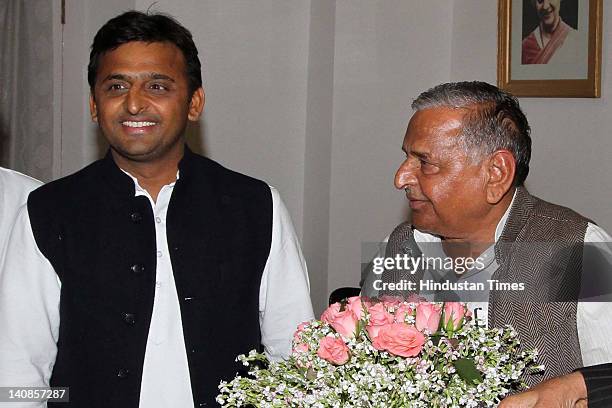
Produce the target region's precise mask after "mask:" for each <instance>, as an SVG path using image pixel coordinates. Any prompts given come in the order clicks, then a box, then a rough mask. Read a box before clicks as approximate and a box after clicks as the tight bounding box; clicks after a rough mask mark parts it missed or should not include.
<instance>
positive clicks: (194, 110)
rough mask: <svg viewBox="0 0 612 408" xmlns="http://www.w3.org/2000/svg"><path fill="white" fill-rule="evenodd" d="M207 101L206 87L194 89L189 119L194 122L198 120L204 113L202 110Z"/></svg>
mask: <svg viewBox="0 0 612 408" xmlns="http://www.w3.org/2000/svg"><path fill="white" fill-rule="evenodd" d="M205 101H206V95H205V94H204V88H202V87H199V88H198V89H196V90H195V91H194V93H193V95H191V100H190V101H189V113H188V114H187V119H189V120H191V121H194V122H195V121H196V120H198V119H199V118H200V115H201V114H202V111H203V110H204V103H205Z"/></svg>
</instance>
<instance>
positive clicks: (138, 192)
mask: <svg viewBox="0 0 612 408" xmlns="http://www.w3.org/2000/svg"><path fill="white" fill-rule="evenodd" d="M119 170H121V171H122V172H124V173H125V174H127V175H128V176H130V178H131V179H132V181H133V182H134V188H135V191H134V195H136V196H138V195H147V196H148V195H149V193H148V192H147V190H145V189H144V188H142V187H141V186H140V184H139V183H138V179H137V178H136V177H134V176H132V175H131V174H130V173H128V172H127V171H125V170H123V169H122V168H119ZM179 175H180V171H179V170H177V171H176V180H178V179H179ZM176 180H174V181H173V182H172V183H170V184H166V185H167V186H168V187H174V185H175V184H176ZM164 187H165V186H164Z"/></svg>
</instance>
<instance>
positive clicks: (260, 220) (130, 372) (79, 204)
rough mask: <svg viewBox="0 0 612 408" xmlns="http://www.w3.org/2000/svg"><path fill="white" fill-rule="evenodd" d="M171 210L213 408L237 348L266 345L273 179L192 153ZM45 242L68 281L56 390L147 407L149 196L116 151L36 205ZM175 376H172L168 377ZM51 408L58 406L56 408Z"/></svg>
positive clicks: (151, 265) (48, 188) (186, 318)
mask: <svg viewBox="0 0 612 408" xmlns="http://www.w3.org/2000/svg"><path fill="white" fill-rule="evenodd" d="M179 170H180V174H179V179H178V180H177V182H176V185H175V187H174V191H173V193H172V198H171V200H170V204H169V208H168V213H167V219H166V221H167V240H168V248H169V250H170V257H171V262H172V269H173V272H174V279H175V282H176V290H177V293H178V298H179V303H180V310H181V317H182V323H183V332H184V337H185V347H186V352H187V360H188V364H189V372H190V377H191V385H192V392H193V398H194V403H195V406H196V407H201V406H215V402H214V398H215V396H216V395H217V394H218V389H217V385H218V384H219V381H220V380H221V379H226V380H229V379H231V378H233V377H234V375H235V374H236V372H237V371H238V370H240V369H241V366H239V365H238V364H236V363H235V358H236V356H237V355H238V354H240V353H245V352H248V351H249V350H251V349H253V348H260V329H259V312H258V309H259V286H260V281H261V276H262V273H263V270H264V267H265V264H266V261H267V258H268V254H269V251H270V245H271V239H272V196H271V192H270V188H269V186H268V185H267V184H265V183H263V182H261V181H258V180H255V179H253V178H250V177H247V176H244V175H241V174H238V173H235V172H233V171H230V170H227V169H225V168H224V167H222V166H220V165H219V164H217V163H215V162H213V161H211V160H209V159H207V158H204V157H201V156H198V155H196V154H194V153H192V152H191V151H189V150H188V149H186V152H185V156H184V157H183V159H182V160H181V162H180V164H179ZM28 211H29V214H30V220H31V224H32V230H33V232H34V237H35V239H36V243H37V245H38V247H39V249H40V250H41V252H42V253H43V254H44V255H45V257H46V258H47V259H48V260H49V261H50V262H51V264H52V265H53V267H54V269H55V271H56V272H57V274H58V276H59V278H60V279H61V282H62V287H61V296H60V327H59V340H58V344H57V346H58V353H57V359H56V362H55V366H54V367H53V373H52V376H51V385H52V386H68V387H70V403H68V404H66V403H62V404H58V405H57V406H58V407H59V406H61V407H63V408H69V407H79V408H80V407H88V408H90V407H94V408H95V407H114V408H122V407H126V408H127V407H130V408H134V407H138V403H139V396H140V386H141V379H142V369H143V362H144V355H145V346H146V343H147V335H148V332H149V325H150V323H151V313H152V310H153V297H154V293H155V267H156V244H155V226H154V225H155V224H154V219H153V212H152V209H151V205H150V203H149V200H148V199H147V198H146V197H144V196H139V197H135V196H134V182H133V181H132V179H131V178H130V177H129V176H127V175H126V174H125V173H123V172H122V171H121V170H120V169H119V168H118V167H117V165H116V164H115V162H114V161H113V159H112V156H111V155H110V153H109V154H107V156H106V158H104V159H102V160H99V161H97V162H95V163H93V164H91V165H90V166H88V167H86V168H84V169H83V170H81V171H79V172H77V173H75V174H73V175H71V176H68V177H66V178H63V179H60V180H57V181H54V182H52V183H49V184H47V185H45V186H43V187H41V188H40V189H38V190H37V191H35V192H34V193H32V194H31V195H30V197H29V200H28ZM168 381H175V379H174V378H168ZM50 406H53V404H50Z"/></svg>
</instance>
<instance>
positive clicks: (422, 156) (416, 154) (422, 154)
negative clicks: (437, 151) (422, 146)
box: [407, 150, 431, 159]
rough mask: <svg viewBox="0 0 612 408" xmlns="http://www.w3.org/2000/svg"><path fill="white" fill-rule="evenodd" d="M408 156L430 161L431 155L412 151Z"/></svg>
mask: <svg viewBox="0 0 612 408" xmlns="http://www.w3.org/2000/svg"><path fill="white" fill-rule="evenodd" d="M407 154H409V155H412V156H415V157H418V158H419V159H429V158H430V157H431V155H430V154H429V153H425V152H417V151H415V150H410V151H409V152H407Z"/></svg>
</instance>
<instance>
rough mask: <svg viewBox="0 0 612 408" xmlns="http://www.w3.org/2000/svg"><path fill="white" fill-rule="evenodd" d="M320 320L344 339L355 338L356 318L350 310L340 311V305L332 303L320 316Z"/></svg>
mask: <svg viewBox="0 0 612 408" xmlns="http://www.w3.org/2000/svg"><path fill="white" fill-rule="evenodd" d="M321 320H322V321H324V322H325V323H327V324H329V325H330V326H331V327H333V329H334V330H335V331H336V332H338V333H340V334H341V335H342V336H344V337H346V338H352V337H355V331H356V330H357V321H358V320H359V319H358V318H357V316H355V314H354V313H353V312H352V311H351V310H350V309H344V310H343V311H340V303H334V304H333V305H331V306H330V307H328V308H327V309H326V310H325V311H324V312H323V314H322V315H321Z"/></svg>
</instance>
